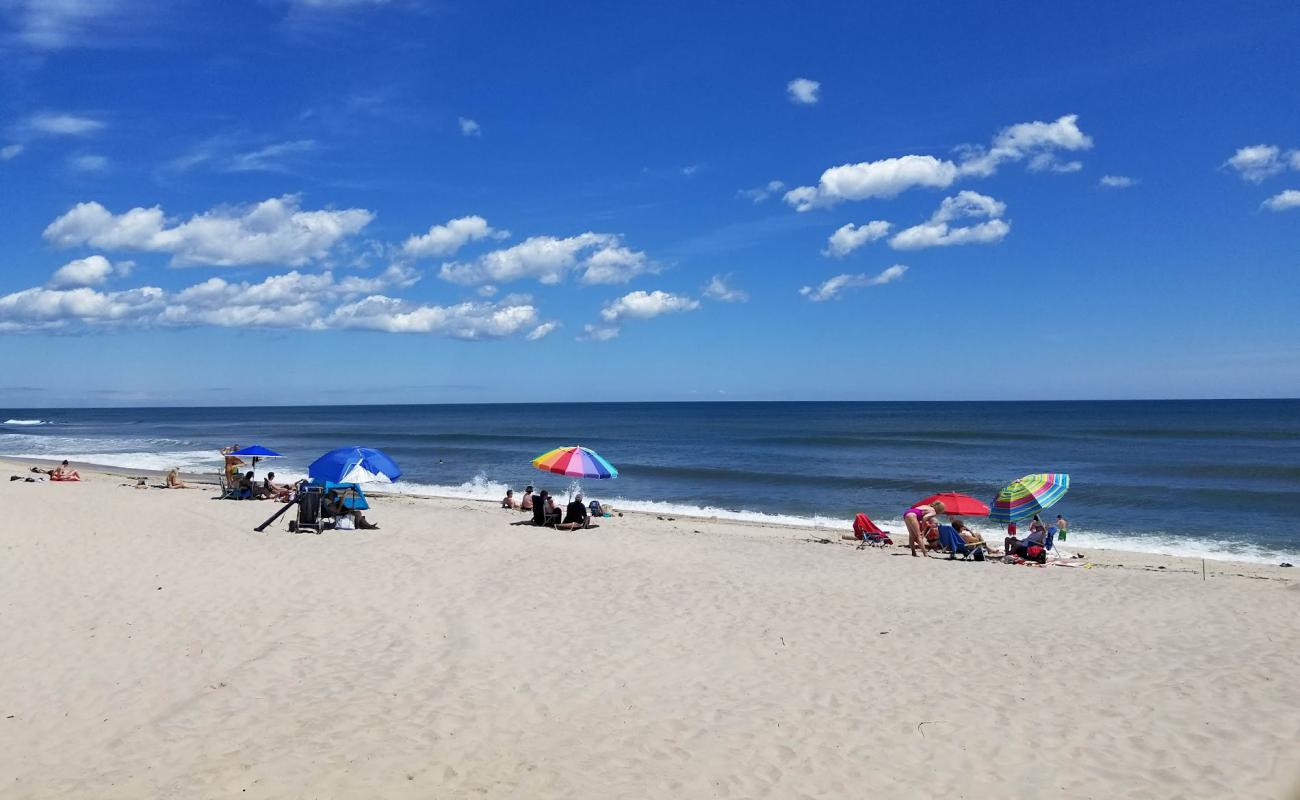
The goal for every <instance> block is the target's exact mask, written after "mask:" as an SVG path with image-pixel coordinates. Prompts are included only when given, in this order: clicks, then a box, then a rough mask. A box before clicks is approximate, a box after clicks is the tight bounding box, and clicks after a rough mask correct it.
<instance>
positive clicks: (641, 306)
mask: <svg viewBox="0 0 1300 800" xmlns="http://www.w3.org/2000/svg"><path fill="white" fill-rule="evenodd" d="M699 307H700V301H699V300H695V299H693V298H690V297H685V296H682V295H677V294H672V293H670V292H664V291H660V290H658V289H656V290H655V291H653V292H640V291H639V292H629V293H628V294H625V295H623V296H622V297H620V298H618V299H617V300H612V301H610V302H609V303H606V304H605V307H604V308H603V309H601V311H600V317H601V319H603V320H605V321H606V322H618V321H619V320H624V319H653V318H654V317H657V316H659V315H661V314H676V313H680V312H682V311H694V310H695V309H697V308H699Z"/></svg>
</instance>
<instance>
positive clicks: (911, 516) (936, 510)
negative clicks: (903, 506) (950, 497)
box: [903, 500, 944, 558]
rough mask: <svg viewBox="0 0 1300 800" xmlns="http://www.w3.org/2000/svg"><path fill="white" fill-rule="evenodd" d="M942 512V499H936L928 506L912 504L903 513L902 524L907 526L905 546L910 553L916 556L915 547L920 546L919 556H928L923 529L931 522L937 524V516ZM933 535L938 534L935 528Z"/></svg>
mask: <svg viewBox="0 0 1300 800" xmlns="http://www.w3.org/2000/svg"><path fill="white" fill-rule="evenodd" d="M943 512H944V505H943V501H941V500H936V501H934V502H933V503H931V504H930V505H928V506H912V507H911V508H909V509H907V511H905V512H904V513H903V524H904V525H906V526H907V546H908V547H910V548H911V549H912V555H913V556H914V557H917V556H918V553H917V552H916V548H918V547H919V548H921V552H920V554H919V555H920V556H925V557H926V558H929V556H928V555H926V553H925V549H926V537H925V530H926V529H927V528H928V527H929V526H930V524H931V523H936V524H937V519H936V518H937V517H938V516H939V515H940V514H942V513H943ZM935 535H936V536H937V535H938V532H937V529H936V533H935Z"/></svg>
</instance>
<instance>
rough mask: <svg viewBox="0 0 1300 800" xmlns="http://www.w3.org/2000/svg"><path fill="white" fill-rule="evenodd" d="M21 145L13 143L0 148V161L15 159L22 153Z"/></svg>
mask: <svg viewBox="0 0 1300 800" xmlns="http://www.w3.org/2000/svg"><path fill="white" fill-rule="evenodd" d="M23 149H24V147H23V145H21V144H18V143H14V144H7V145H5V146H4V147H0V161H8V160H9V159H11V158H17V157H18V156H19V155H21V154H22V152H23Z"/></svg>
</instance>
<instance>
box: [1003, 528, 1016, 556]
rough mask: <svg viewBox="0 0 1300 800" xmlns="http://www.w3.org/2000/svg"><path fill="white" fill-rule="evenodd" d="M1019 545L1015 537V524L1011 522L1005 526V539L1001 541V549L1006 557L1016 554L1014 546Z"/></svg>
mask: <svg viewBox="0 0 1300 800" xmlns="http://www.w3.org/2000/svg"><path fill="white" fill-rule="evenodd" d="M1018 544H1020V537H1019V536H1017V535H1016V523H1014V522H1012V523H1010V524H1009V525H1007V538H1006V539H1004V540H1003V541H1002V549H1003V550H1005V551H1006V553H1007V555H1011V554H1012V553H1014V552H1016V545H1018Z"/></svg>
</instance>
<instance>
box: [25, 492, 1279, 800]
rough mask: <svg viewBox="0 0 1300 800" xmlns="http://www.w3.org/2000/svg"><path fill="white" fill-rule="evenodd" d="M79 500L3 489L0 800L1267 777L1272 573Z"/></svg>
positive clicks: (228, 505)
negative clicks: (912, 554)
mask: <svg viewBox="0 0 1300 800" xmlns="http://www.w3.org/2000/svg"><path fill="white" fill-rule="evenodd" d="M18 469H19V468H17V467H13V468H12V472H13V474H17V471H18ZM8 474H10V471H6V472H5V473H4V476H5V477H7V476H8ZM88 478H89V479H88V480H87V481H86V482H84V483H81V484H76V485H50V484H26V483H9V482H5V483H0V502H2V503H3V505H4V507H5V508H6V509H7V510H8V511H9V519H10V522H9V524H6V525H4V526H3V528H2V529H0V544H2V545H3V563H4V580H3V582H0V640H2V641H3V642H4V643H5V657H4V659H3V662H2V663H3V666H0V704H2V705H3V707H2V708H0V726H3V727H0V731H3V741H4V743H5V746H4V747H0V796H7V797H16V798H54V797H61V798H67V797H85V798H143V797H164V798H204V797H233V796H238V797H264V798H265V797H283V798H297V797H322V798H323V797H361V798H370V797H388V798H393V797H420V798H427V797H439V798H442V797H515V798H533V797H582V798H645V797H663V798H697V797H698V798H711V797H732V798H749V797H773V798H800V797H884V798H889V797H930V796H936V797H937V796H943V797H1070V798H1079V797H1094V798H1123V797H1135V798H1137V797H1144V798H1145V797H1151V798H1163V797H1207V798H1232V797H1249V798H1266V797H1284V796H1288V791H1292V792H1294V791H1295V787H1296V786H1297V785H1298V782H1300V613H1298V612H1300V584H1298V583H1297V582H1296V580H1295V579H1296V577H1300V576H1295V575H1292V574H1290V573H1292V572H1293V570H1286V569H1278V568H1275V567H1260V566H1256V565H1239V564H1214V565H1211V570H1210V573H1209V575H1208V580H1202V577H1201V572H1200V562H1196V563H1195V564H1192V563H1191V562H1185V561H1181V560H1179V559H1172V558H1160V557H1152V556H1136V555H1132V554H1123V553H1114V552H1112V553H1108V554H1092V553H1090V554H1089V556H1090V557H1092V558H1090V560H1091V561H1092V563H1095V564H1096V565H1097V566H1095V567H1094V568H1090V569H1084V568H1064V567H1053V568H1047V569H1041V568H1026V567H1013V566H1008V565H1002V564H993V563H989V564H974V563H950V562H947V561H944V560H935V559H930V560H921V559H912V558H909V557H907V556H905V555H902V553H903V552H904V551H903V550H902V549H897V550H894V551H892V552H891V551H882V550H878V549H872V550H857V549H855V548H853V547H852V546H848V545H842V544H840V543H839V542H837V541H836V542H832V543H830V544H821V543H817V542H815V541H809V540H810V539H813V538H815V537H816V536H817V534H815V533H810V532H809V531H807V530H796V529H762V528H752V527H744V526H738V525H731V524H723V523H718V522H712V521H705V520H687V519H678V520H676V521H668V520H658V519H656V518H654V517H652V516H632V515H629V516H627V517H623V518H616V519H612V520H604V521H603V525H602V527H601V528H600V529H599V530H595V531H590V532H582V533H556V532H553V531H542V530H537V529H533V528H528V527H513V526H511V525H509V522H511V521H513V520H515V519H516V518H517V517H516V516H515V515H512V514H510V513H508V512H504V511H501V510H499V509H496V508H491V507H487V506H484V505H482V504H475V503H469V502H463V501H441V500H415V499H408V498H384V499H380V500H377V501H375V510H374V513H373V515H372V518H373V519H374V520H376V521H377V522H379V523H380V524H381V526H382V530H380V531H375V532H335V533H327V534H325V535H322V536H315V535H311V534H304V535H293V534H289V533H287V532H285V528H284V525H283V524H280V525H278V526H277V527H276V528H274V529H271V530H270V531H268V533H266V534H257V533H253V532H252V530H251V528H252V527H253V526H254V525H255V524H257V523H258V522H260V521H261V520H262V519H263V518H265V517H266V516H267V515H268V514H269V513H270V512H271V511H272V510H273V507H272V505H271V504H270V503H253V502H244V503H236V502H224V503H223V502H216V501H213V500H210V499H209V497H210V496H211V493H210V492H206V491H162V490H149V491H135V490H133V489H130V488H127V487H124V486H122V485H121V484H122V480H121V479H119V478H114V477H111V476H106V475H90V476H88ZM826 535H828V536H831V535H834V534H826ZM1096 556H1101V557H1100V558H1097V557H1096ZM1118 564H1124V566H1123V567H1120V566H1118ZM1160 566H1163V567H1165V568H1166V569H1164V570H1159V569H1157V568H1158V567H1160Z"/></svg>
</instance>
